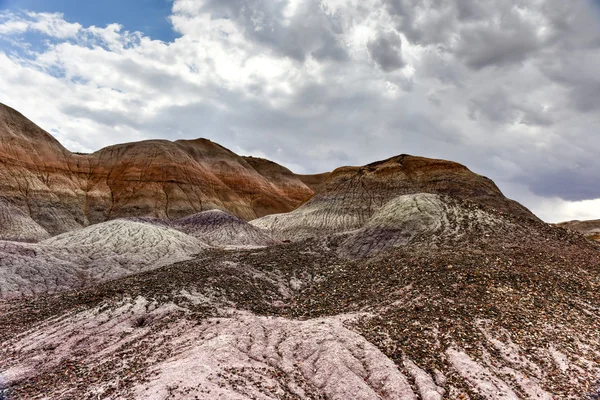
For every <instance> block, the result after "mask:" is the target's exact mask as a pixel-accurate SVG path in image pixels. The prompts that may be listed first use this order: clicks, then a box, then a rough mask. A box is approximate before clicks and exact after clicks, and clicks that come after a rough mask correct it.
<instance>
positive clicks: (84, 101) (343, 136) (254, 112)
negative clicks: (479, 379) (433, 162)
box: [0, 0, 600, 222]
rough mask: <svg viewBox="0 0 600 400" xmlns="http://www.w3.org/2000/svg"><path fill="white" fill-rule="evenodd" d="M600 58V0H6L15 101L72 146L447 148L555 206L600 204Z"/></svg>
mask: <svg viewBox="0 0 600 400" xmlns="http://www.w3.org/2000/svg"><path fill="white" fill-rule="evenodd" d="M598 71H600V1H598V0H571V1H564V0H512V1H508V0H137V1H134V0H131V1H122V0H105V1H102V2H82V1H79V0H0V102H2V103H4V104H7V105H9V106H11V107H13V108H16V109H17V110H19V111H20V112H22V113H23V114H24V115H25V116H27V117H28V118H29V119H31V120H33V121H34V122H35V123H37V124H38V125H40V126H41V127H42V128H44V129H46V130H47V131H48V132H50V133H51V134H52V135H54V136H55V137H56V138H57V139H58V140H60V141H61V142H62V143H63V144H64V145H65V146H66V147H67V148H69V149H70V150H72V151H81V152H91V151H95V150H98V149H100V148H102V147H104V146H107V145H110V144H115V143H122V142H128V141H137V140H143V139H169V140H175V139H180V138H197V137H205V138H208V139H211V140H213V141H215V142H217V143H220V144H221V145H223V146H225V147H227V148H229V149H231V150H232V151H234V152H236V153H238V154H242V155H254V156H260V157H266V158H268V159H271V160H273V161H276V162H279V163H281V164H283V165H285V166H287V167H288V168H290V169H292V170H293V171H294V172H297V173H317V172H323V171H329V170H332V169H334V168H337V167H339V166H342V165H363V164H366V163H369V162H373V161H376V160H381V159H385V158H387V157H391V156H394V155H397V154H414V155H421V156H426V157H434V158H442V159H447V160H453V161H457V162H460V163H462V164H465V165H466V166H468V167H469V168H470V169H471V170H472V171H474V172H477V173H479V174H482V175H485V176H487V177H489V178H491V179H493V180H494V181H495V182H496V184H497V185H498V186H499V187H500V189H502V191H503V192H504V194H505V195H507V196H508V197H511V198H514V199H515V200H517V201H519V202H521V203H522V204H524V205H525V206H527V207H528V208H529V209H531V210H532V211H533V212H534V213H536V214H537V215H538V216H539V217H541V218H542V219H544V220H546V221H549V222H557V221H563V220H572V219H598V218H600V179H599V178H598V176H599V174H598V171H600V132H599V128H598V127H599V126H600V74H599V73H598Z"/></svg>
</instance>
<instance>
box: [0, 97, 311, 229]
mask: <svg viewBox="0 0 600 400" xmlns="http://www.w3.org/2000/svg"><path fill="white" fill-rule="evenodd" d="M271 169H274V170H278V171H279V170H280V171H283V172H277V173H276V174H270V173H265V172H264V171H263V173H261V172H260V171H258V170H257V169H255V168H254V167H253V166H252V165H251V164H250V163H248V162H247V161H246V160H245V159H244V158H242V157H240V156H238V155H236V154H235V153H233V152H231V151H229V150H227V149H225V148H224V147H222V146H220V145H218V144H216V143H213V142H211V141H209V140H206V139H197V140H178V141H175V142H170V141H166V140H150V141H143V142H137V143H127V144H121V145H115V146H110V147H107V148H104V149H101V150H99V151H97V152H95V153H93V154H86V155H82V154H73V153H71V152H69V151H68V150H66V149H65V148H64V147H63V146H62V145H61V144H60V143H59V142H58V141H56V140H55V139H54V138H53V137H52V136H51V135H49V134H48V133H46V132H45V131H43V130H42V129H41V128H39V127H38V126H36V125H35V124H34V123H32V122H31V121H29V120H28V119H27V118H25V117H24V116H23V115H21V114H20V113H18V112H17V111H15V110H13V109H11V108H9V107H6V106H4V105H0V193H1V194H2V196H3V197H4V198H5V199H6V200H7V201H8V202H9V203H10V204H12V205H14V206H16V207H17V208H18V209H20V210H21V211H22V212H23V213H25V215H27V216H29V217H31V218H32V219H33V220H34V221H35V222H37V223H38V224H39V225H40V226H42V227H43V228H44V229H45V230H46V231H47V232H48V233H50V234H51V235H55V234H58V233H62V232H66V231H70V230H72V229H76V228H79V227H82V226H87V225H89V224H94V223H98V222H103V221H107V220H109V219H114V218H118V217H133V216H153V217H160V218H163V219H177V218H181V217H184V216H186V215H190V214H194V213H197V212H200V211H203V210H209V209H222V210H227V211H229V212H230V213H232V214H234V215H236V216H238V217H240V218H242V219H246V220H248V219H253V218H257V217H260V216H264V215H267V214H270V213H274V212H287V211H291V210H293V209H294V208H296V207H297V206H298V205H300V204H301V203H302V202H303V201H305V200H307V199H308V198H310V197H311V196H312V194H313V191H312V189H310V188H309V187H308V186H306V185H305V184H304V183H303V182H302V181H301V180H300V179H298V178H296V177H295V176H294V175H293V174H292V173H290V172H289V171H288V170H286V169H285V168H283V167H281V166H277V165H276V164H274V165H273V166H272V168H271ZM286 171H287V172H286ZM270 177H272V178H273V180H269V178H270Z"/></svg>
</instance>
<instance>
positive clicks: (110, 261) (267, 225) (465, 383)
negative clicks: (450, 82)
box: [0, 105, 600, 400]
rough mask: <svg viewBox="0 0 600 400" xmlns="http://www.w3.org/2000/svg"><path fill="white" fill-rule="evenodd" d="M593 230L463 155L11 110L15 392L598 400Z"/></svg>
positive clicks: (7, 262)
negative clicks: (194, 135) (92, 133)
mask: <svg viewBox="0 0 600 400" xmlns="http://www.w3.org/2000/svg"><path fill="white" fill-rule="evenodd" d="M596 222H597V221H596ZM597 228H598V225H597V224H595V223H594V221H590V222H582V221H572V222H569V223H566V224H556V225H551V224H547V223H545V222H543V221H541V220H540V219H539V218H537V217H536V216H535V215H534V214H533V213H532V212H531V211H529V210H528V209H527V208H526V207H524V206H523V205H521V204H519V203H518V202H516V201H514V200H511V199H508V198H506V197H505V196H504V195H503V194H502V192H501V191H500V189H499V188H498V187H497V186H496V184H495V183H494V182H493V181H492V180H490V179H488V178H486V177H484V176H481V175H478V174H477V173H475V172H473V171H471V170H469V169H468V168H467V167H466V166H463V165H461V164H458V163H455V162H451V161H445V160H437V159H429V158H424V157H419V156H413V155H406V154H401V155H398V156H395V157H392V158H389V159H386V160H381V161H376V162H373V163H371V164H367V165H364V166H343V167H340V168H337V169H335V170H334V171H331V172H327V173H323V174H318V175H298V174H294V173H293V172H291V171H290V170H288V169H287V168H285V167H283V166H281V165H279V164H276V163H274V162H271V161H268V160H265V159H261V158H255V157H243V156H239V155H237V154H235V153H233V152H231V151H229V150H228V149H226V148H224V147H222V146H220V145H218V144H216V143H214V142H211V141H209V140H207V139H197V140H177V141H174V142H171V141H167V140H150V141H143V142H136V143H126V144H120V145H114V146H110V147H107V148H104V149H101V150H99V151H97V152H94V153H92V154H76V153H72V152H70V151H68V150H67V149H66V148H64V147H63V146H62V145H61V144H60V143H59V142H58V141H57V140H56V139H54V138H53V137H52V136H51V135H50V134H48V133H47V132H45V131H44V130H43V129H41V128H40V127H38V126H37V125H35V124H34V123H33V122H32V121H30V120H28V119H27V118H26V117H25V116H23V115H21V114H20V113H19V112H17V111H16V110H13V109H11V108H10V107H7V106H4V105H0V399H3V400H4V399H157V400H159V399H160V400H162V399H239V400H246V399H261V400H263V399H264V400H266V399H339V400H345V399H361V400H370V399H407V400H418V399H419V400H442V399H462V400H466V399H472V400H481V399H506V400H512V399H543V400H550V399H588V400H591V399H598V398H600V296H598V293H600V243H598V242H597V241H595V240H594V239H596V240H597V239H598V238H597V236H598V235H599V234H600V230H599V229H597Z"/></svg>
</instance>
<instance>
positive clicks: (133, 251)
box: [0, 220, 207, 297]
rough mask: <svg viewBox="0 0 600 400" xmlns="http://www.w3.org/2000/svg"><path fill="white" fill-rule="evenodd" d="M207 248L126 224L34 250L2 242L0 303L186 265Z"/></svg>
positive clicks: (69, 235) (75, 235)
mask: <svg viewBox="0 0 600 400" xmlns="http://www.w3.org/2000/svg"><path fill="white" fill-rule="evenodd" d="M206 247H207V246H206V245H205V244H204V243H202V242H201V241H199V240H198V239H196V238H193V237H191V236H188V235H186V234H184V233H182V232H179V231H176V230H174V229H169V228H165V227H161V226H154V225H151V224H148V223H140V222H133V221H125V220H114V221H109V222H105V223H102V224H97V225H92V226H89V227H87V228H84V229H80V230H76V231H72V232H68V233H65V234H62V235H59V236H56V237H53V238H50V239H47V240H44V241H42V242H40V243H37V244H17V243H12V242H1V241H0V255H1V256H0V297H18V296H23V295H31V294H41V293H48V292H55V291H59V290H68V289H73V288H79V287H82V286H85V285H89V284H93V283H97V282H102V281H106V280H110V279H116V278H119V277H122V276H126V275H130V274H132V273H136V272H140V271H144V270H148V269H151V268H156V267H158V266H161V265H165V264H170V263H173V262H176V261H181V260H185V259H189V258H190V256H191V255H193V254H197V253H199V252H201V251H202V249H204V248H206Z"/></svg>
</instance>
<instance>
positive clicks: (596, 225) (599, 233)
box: [556, 219, 600, 242]
mask: <svg viewBox="0 0 600 400" xmlns="http://www.w3.org/2000/svg"><path fill="white" fill-rule="evenodd" d="M556 226H560V227H561V228H565V229H570V230H572V231H574V232H579V233H581V234H582V235H583V236H585V237H587V238H588V239H592V240H595V241H597V242H600V219H596V220H588V221H567V222H561V223H558V224H556Z"/></svg>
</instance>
